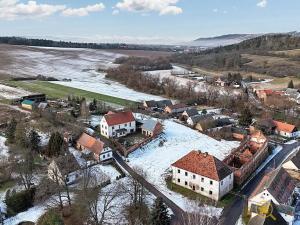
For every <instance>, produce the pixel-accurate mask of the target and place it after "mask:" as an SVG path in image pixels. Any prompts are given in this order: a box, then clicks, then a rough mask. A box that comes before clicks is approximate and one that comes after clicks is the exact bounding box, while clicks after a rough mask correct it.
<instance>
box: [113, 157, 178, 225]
mask: <svg viewBox="0 0 300 225" xmlns="http://www.w3.org/2000/svg"><path fill="white" fill-rule="evenodd" d="M114 158H115V160H116V161H117V162H118V163H119V164H120V165H121V166H122V167H123V169H125V170H126V171H127V172H128V173H129V174H130V175H131V176H132V177H133V178H135V179H136V180H137V181H139V182H140V183H141V184H142V185H144V187H146V188H147V189H148V191H150V192H151V193H152V194H153V195H155V196H156V197H161V198H162V199H163V200H164V202H165V204H166V205H167V206H168V207H169V208H170V209H171V210H172V211H173V213H174V216H173V218H172V225H183V224H184V223H182V219H183V215H184V211H183V210H182V209H181V208H180V207H178V206H177V205H176V204H175V203H174V202H173V201H172V200H170V199H169V198H168V197H167V196H165V195H164V194H163V193H161V192H160V191H159V190H157V188H155V187H154V186H153V185H152V184H150V183H149V182H148V181H146V180H145V179H144V178H143V177H142V176H140V175H139V174H137V173H136V172H135V171H134V170H133V169H132V168H131V167H130V166H129V165H128V164H127V163H126V162H125V161H124V160H123V158H122V157H121V156H120V155H118V154H117V153H114Z"/></svg>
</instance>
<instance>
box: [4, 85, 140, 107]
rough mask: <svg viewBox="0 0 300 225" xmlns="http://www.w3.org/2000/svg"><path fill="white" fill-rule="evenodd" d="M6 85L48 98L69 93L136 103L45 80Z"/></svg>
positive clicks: (87, 97) (131, 103)
mask: <svg viewBox="0 0 300 225" xmlns="http://www.w3.org/2000/svg"><path fill="white" fill-rule="evenodd" d="M5 83H6V84H8V85H13V86H15V87H20V88H23V89H25V90H27V91H30V92H38V93H44V94H46V95H47V96H48V97H49V98H53V99H57V98H67V97H68V96H70V95H73V96H78V97H85V98H86V99H87V100H92V99H94V98H95V99H97V100H100V101H104V102H108V103H113V104H117V105H122V106H132V105H134V104H136V102H134V101H130V100H127V99H121V98H116V97H112V96H108V95H103V94H99V93H94V92H90V91H85V90H81V89H78V88H72V87H66V86H63V85H60V84H53V83H50V82H47V81H6V82H5Z"/></svg>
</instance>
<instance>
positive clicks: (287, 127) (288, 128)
mask: <svg viewBox="0 0 300 225" xmlns="http://www.w3.org/2000/svg"><path fill="white" fill-rule="evenodd" d="M274 123H275V125H276V129H277V130H279V131H284V132H288V133H292V132H293V131H294V130H295V128H296V127H295V126H294V125H292V124H288V123H283V122H280V121H276V120H274Z"/></svg>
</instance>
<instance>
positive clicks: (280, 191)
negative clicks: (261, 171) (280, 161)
mask: <svg viewBox="0 0 300 225" xmlns="http://www.w3.org/2000/svg"><path fill="white" fill-rule="evenodd" d="M295 187H296V181H295V180H294V179H293V178H292V177H291V176H290V175H289V174H288V172H286V170H285V169H283V168H278V169H275V170H273V171H271V172H269V173H268V174H266V175H265V176H264V177H263V179H262V180H261V182H260V183H259V185H258V186H257V188H256V189H255V190H254V192H253V193H252V194H251V196H252V197H253V196H255V195H257V194H259V193H261V192H262V191H263V190H265V189H267V190H268V191H269V192H270V194H271V195H272V196H273V197H274V198H275V199H276V200H277V201H278V202H279V203H280V204H286V203H287V202H288V199H289V198H290V197H291V195H292V194H293V191H294V189H295Z"/></svg>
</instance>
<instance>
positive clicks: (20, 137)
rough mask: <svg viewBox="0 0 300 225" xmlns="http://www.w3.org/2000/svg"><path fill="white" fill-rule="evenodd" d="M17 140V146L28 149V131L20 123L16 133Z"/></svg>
mask: <svg viewBox="0 0 300 225" xmlns="http://www.w3.org/2000/svg"><path fill="white" fill-rule="evenodd" d="M15 139H16V141H15V142H16V144H17V145H18V146H20V147H23V148H27V147H28V145H29V144H28V138H27V135H26V129H25V126H24V124H23V123H22V122H21V123H18V124H17V126H16V132H15Z"/></svg>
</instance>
